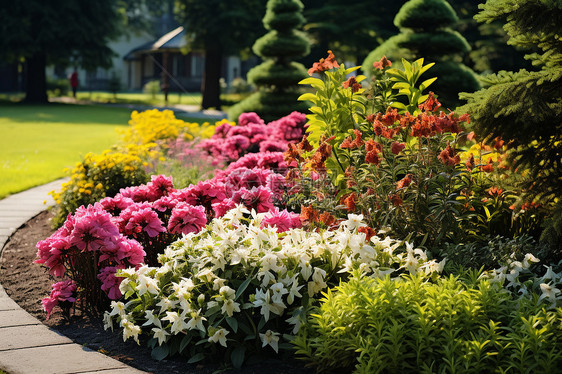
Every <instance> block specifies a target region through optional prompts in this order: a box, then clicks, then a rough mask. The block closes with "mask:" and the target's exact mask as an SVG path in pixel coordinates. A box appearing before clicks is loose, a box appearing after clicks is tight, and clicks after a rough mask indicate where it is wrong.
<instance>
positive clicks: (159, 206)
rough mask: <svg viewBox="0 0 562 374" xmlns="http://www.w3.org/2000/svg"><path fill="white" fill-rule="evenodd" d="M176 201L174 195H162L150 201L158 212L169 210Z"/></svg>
mask: <svg viewBox="0 0 562 374" xmlns="http://www.w3.org/2000/svg"><path fill="white" fill-rule="evenodd" d="M178 202H179V201H178V199H177V198H176V197H175V196H162V197H161V198H159V199H158V200H156V201H155V202H154V203H152V208H153V209H154V210H156V211H158V212H171V211H172V209H174V207H175V206H176V204H177V203H178Z"/></svg>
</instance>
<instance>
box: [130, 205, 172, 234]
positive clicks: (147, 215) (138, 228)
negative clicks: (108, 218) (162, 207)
mask: <svg viewBox="0 0 562 374" xmlns="http://www.w3.org/2000/svg"><path fill="white" fill-rule="evenodd" d="M124 224H125V230H123V233H124V234H125V235H130V236H133V237H135V236H136V235H137V234H140V233H141V232H143V231H144V232H146V233H147V234H148V236H150V237H151V238H154V237H155V236H157V235H158V234H159V233H161V232H165V231H166V229H165V228H164V224H163V223H162V221H161V220H160V218H158V214H156V212H155V211H153V210H152V209H151V208H148V207H147V208H143V209H140V210H136V211H133V212H132V213H131V215H130V217H129V220H128V221H126V222H124Z"/></svg>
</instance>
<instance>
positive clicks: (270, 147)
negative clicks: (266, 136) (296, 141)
mask: <svg viewBox="0 0 562 374" xmlns="http://www.w3.org/2000/svg"><path fill="white" fill-rule="evenodd" d="M288 148H289V146H288V145H287V142H286V141H282V140H264V141H262V142H261V143H260V152H285V151H286V150H287V149H288Z"/></svg>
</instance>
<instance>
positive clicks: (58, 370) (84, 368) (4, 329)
mask: <svg viewBox="0 0 562 374" xmlns="http://www.w3.org/2000/svg"><path fill="white" fill-rule="evenodd" d="M62 182H63V180H58V181H55V182H51V183H48V184H45V185H43V186H39V187H36V188H32V189H30V190H27V191H24V192H21V193H18V194H15V195H12V196H9V197H7V198H6V199H4V200H0V256H2V249H3V248H4V245H5V244H6V243H7V242H8V240H9V238H10V236H11V235H12V234H13V233H14V232H15V231H16V230H17V229H18V228H19V227H20V226H21V225H23V224H24V223H25V222H27V221H28V220H30V219H31V218H33V217H34V216H36V215H37V214H39V213H41V212H42V211H43V210H45V209H46V208H47V206H49V205H54V202H53V200H52V198H51V197H50V196H49V195H48V193H49V191H52V190H54V189H57V190H58V189H60V187H61V184H62ZM44 201H47V203H46V204H44ZM0 369H1V370H4V371H5V372H7V373H8V374H32V373H38V374H67V373H82V374H87V373H104V374H105V373H107V374H109V373H116V374H133V373H144V372H143V371H140V370H137V369H134V368H132V367H130V366H128V365H126V364H124V363H122V362H120V361H117V360H115V359H113V358H111V357H108V356H105V355H103V354H101V353H99V352H96V351H93V350H91V349H88V348H84V347H82V346H81V345H78V344H75V343H73V342H72V340H70V339H69V338H67V337H65V336H63V335H61V334H59V333H58V332H56V331H54V330H51V329H49V328H48V327H46V326H45V325H43V324H42V323H41V322H40V321H39V320H37V319H36V318H34V317H32V316H31V315H30V314H29V313H27V312H26V311H25V310H23V309H22V308H20V307H19V305H18V304H16V303H15V302H14V301H13V300H12V299H10V297H9V296H8V295H7V294H6V292H5V291H4V288H2V285H1V284H0Z"/></svg>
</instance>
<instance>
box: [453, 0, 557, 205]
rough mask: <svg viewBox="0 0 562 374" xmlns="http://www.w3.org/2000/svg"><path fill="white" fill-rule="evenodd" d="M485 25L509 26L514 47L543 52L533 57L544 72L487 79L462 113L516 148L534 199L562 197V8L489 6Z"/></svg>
mask: <svg viewBox="0 0 562 374" xmlns="http://www.w3.org/2000/svg"><path fill="white" fill-rule="evenodd" d="M476 19H477V20H478V21H480V22H494V21H497V20H502V21H504V22H505V26H504V29H505V30H506V31H507V34H508V35H509V41H508V43H509V44H511V45H514V46H518V47H522V48H531V49H534V48H538V49H539V53H534V54H530V55H528V56H527V58H529V59H530V60H531V61H532V62H533V65H535V66H536V67H537V68H538V70H535V71H527V70H519V71H518V72H505V71H504V72H500V73H498V74H493V75H489V76H487V77H486V78H485V79H484V84H485V87H486V88H485V89H482V90H480V91H478V92H475V93H472V94H464V95H463V97H464V98H466V99H468V103H467V104H466V105H465V106H463V107H461V108H460V109H459V110H462V111H465V112H468V113H470V114H471V118H472V121H473V124H474V127H475V129H476V130H478V131H479V132H480V133H481V134H483V135H490V136H492V137H496V136H501V137H502V138H503V140H504V141H505V142H507V143H508V144H510V146H511V149H512V152H511V160H512V161H513V162H514V166H515V167H519V168H520V169H521V170H528V171H529V175H528V177H529V178H528V183H527V188H528V190H529V193H530V195H531V196H533V197H535V198H542V199H543V201H548V200H551V199H554V198H560V196H562V43H561V42H560V30H561V28H562V2H561V1H559V0H557V1H554V0H552V1H551V0H488V2H487V3H486V4H484V5H483V6H482V11H481V12H480V13H479V14H478V15H477V16H476Z"/></svg>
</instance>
